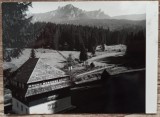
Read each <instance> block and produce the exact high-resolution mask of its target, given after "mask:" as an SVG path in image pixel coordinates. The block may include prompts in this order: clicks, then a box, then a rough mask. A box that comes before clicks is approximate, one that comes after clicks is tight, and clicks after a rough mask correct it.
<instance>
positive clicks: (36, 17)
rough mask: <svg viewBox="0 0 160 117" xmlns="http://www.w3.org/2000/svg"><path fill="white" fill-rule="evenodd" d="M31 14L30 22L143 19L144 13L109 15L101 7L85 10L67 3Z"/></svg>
mask: <svg viewBox="0 0 160 117" xmlns="http://www.w3.org/2000/svg"><path fill="white" fill-rule="evenodd" d="M30 16H32V22H52V23H61V22H64V21H65V22H66V21H70V20H84V19H85V20H86V19H121V20H122V19H125V20H145V14H138V15H122V16H115V17H111V16H109V15H107V14H105V13H104V12H103V11H102V10H101V9H99V10H94V11H85V10H82V9H79V8H77V7H74V6H73V5H72V4H68V5H66V6H63V7H58V8H57V9H56V10H53V11H50V12H46V13H37V14H30Z"/></svg>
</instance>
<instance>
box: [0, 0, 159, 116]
mask: <svg viewBox="0 0 160 117" xmlns="http://www.w3.org/2000/svg"><path fill="white" fill-rule="evenodd" d="M15 1H18V2H20V1H66V0H0V2H15ZM70 1H74V0H70ZM76 1H77V0H76ZM81 1H85V0H81ZM95 1H97V0H95ZM110 1H111V0H110ZM113 1H115V0H113ZM134 1H135V0H134ZM159 1H160V0H159ZM159 7H160V6H159ZM159 12H160V9H159ZM159 18H160V14H159ZM159 34H160V23H159ZM158 44H159V45H160V36H159V43H158ZM159 51H160V46H159ZM158 67H159V68H160V54H159V55H158ZM157 86H158V104H157V114H152V115H145V114H83V115H81V114H54V115H23V116H24V117H97V116H98V117H160V70H159V72H158V84H157ZM3 106H4V105H3V71H2V10H1V6H0V117H4V116H7V115H4V114H3ZM9 117H20V115H9Z"/></svg>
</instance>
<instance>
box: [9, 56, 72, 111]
mask: <svg viewBox="0 0 160 117" xmlns="http://www.w3.org/2000/svg"><path fill="white" fill-rule="evenodd" d="M46 61H47V60H46V58H39V59H38V58H30V59H28V60H27V61H26V62H25V63H24V64H23V65H22V66H21V67H20V68H19V69H18V70H17V74H16V76H15V77H14V78H13V79H12V80H11V87H12V97H13V98H12V110H13V111H14V112H15V113H18V114H53V113H58V112H62V111H65V110H67V109H69V108H71V107H72V105H71V96H70V85H71V82H70V81H71V80H70V77H69V76H68V75H66V74H65V72H63V71H62V70H60V69H57V68H55V67H54V66H53V65H52V64H49V63H46Z"/></svg>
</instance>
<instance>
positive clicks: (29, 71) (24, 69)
mask: <svg viewBox="0 0 160 117" xmlns="http://www.w3.org/2000/svg"><path fill="white" fill-rule="evenodd" d="M48 59H50V58H39V59H38V58H29V59H28V60H27V61H26V62H25V63H24V64H23V65H22V66H21V67H20V68H19V69H18V71H17V74H16V76H15V77H14V80H16V81H17V82H20V83H27V84H29V83H35V82H39V81H46V80H50V79H54V78H59V77H65V76H68V75H66V74H65V72H64V71H62V70H60V69H58V68H56V67H55V65H54V64H52V63H51V60H48Z"/></svg>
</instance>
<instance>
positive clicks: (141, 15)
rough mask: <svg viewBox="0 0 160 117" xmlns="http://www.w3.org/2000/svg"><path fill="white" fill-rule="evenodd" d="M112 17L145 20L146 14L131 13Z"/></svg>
mask: <svg viewBox="0 0 160 117" xmlns="http://www.w3.org/2000/svg"><path fill="white" fill-rule="evenodd" d="M112 19H125V20H135V21H136V20H145V19H146V14H132V15H120V16H114V17H112Z"/></svg>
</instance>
